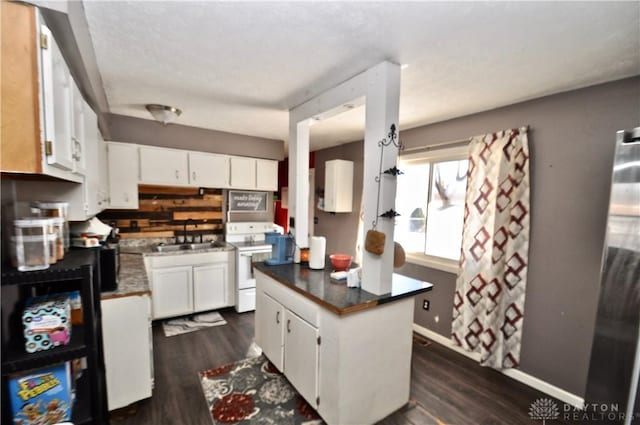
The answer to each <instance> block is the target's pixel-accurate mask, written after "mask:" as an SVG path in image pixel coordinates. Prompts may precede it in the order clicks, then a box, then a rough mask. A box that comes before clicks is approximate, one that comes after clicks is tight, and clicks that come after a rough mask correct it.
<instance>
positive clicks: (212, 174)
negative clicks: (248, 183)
mask: <svg viewBox="0 0 640 425" xmlns="http://www.w3.org/2000/svg"><path fill="white" fill-rule="evenodd" d="M189 183H190V184H191V185H195V186H202V187H212V188H219V189H225V188H228V187H229V157H228V156H226V155H218V154H209V153H203V152H189Z"/></svg>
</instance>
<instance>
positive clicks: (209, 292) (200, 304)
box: [193, 263, 229, 311]
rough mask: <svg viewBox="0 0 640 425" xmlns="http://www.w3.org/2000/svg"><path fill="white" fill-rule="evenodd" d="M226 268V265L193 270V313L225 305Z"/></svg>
mask: <svg viewBox="0 0 640 425" xmlns="http://www.w3.org/2000/svg"><path fill="white" fill-rule="evenodd" d="M228 268H229V267H228V265H227V264H226V263H220V264H213V265H210V266H199V267H194V268H193V311H205V310H214V309H216V308H221V307H225V306H226V305H227V280H228V277H227V272H228Z"/></svg>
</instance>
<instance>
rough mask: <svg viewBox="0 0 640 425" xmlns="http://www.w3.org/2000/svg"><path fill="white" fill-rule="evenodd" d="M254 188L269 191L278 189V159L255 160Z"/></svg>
mask: <svg viewBox="0 0 640 425" xmlns="http://www.w3.org/2000/svg"><path fill="white" fill-rule="evenodd" d="M256 189H258V190H267V191H270V192H275V191H277V190H278V161H269V160H266V159H257V160H256Z"/></svg>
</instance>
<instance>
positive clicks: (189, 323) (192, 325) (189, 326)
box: [162, 311, 227, 336]
mask: <svg viewBox="0 0 640 425" xmlns="http://www.w3.org/2000/svg"><path fill="white" fill-rule="evenodd" d="M226 324H227V322H226V320H224V319H223V318H222V316H221V315H220V313H217V312H215V311H214V312H210V313H200V314H192V315H191V316H185V317H178V318H177V319H169V320H165V321H164V322H162V329H163V330H164V336H175V335H181V334H186V333H189V332H194V331H199V330H200V329H205V328H210V327H211V326H221V325H226Z"/></svg>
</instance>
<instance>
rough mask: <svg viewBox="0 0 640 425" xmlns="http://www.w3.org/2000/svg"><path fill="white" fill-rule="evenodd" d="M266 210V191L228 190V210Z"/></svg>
mask: <svg viewBox="0 0 640 425" xmlns="http://www.w3.org/2000/svg"><path fill="white" fill-rule="evenodd" d="M266 210H267V192H245V191H240V190H230V191H229V211H230V212H238V211H245V212H254V211H266Z"/></svg>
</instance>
